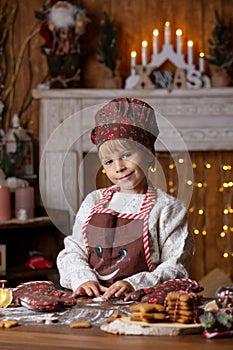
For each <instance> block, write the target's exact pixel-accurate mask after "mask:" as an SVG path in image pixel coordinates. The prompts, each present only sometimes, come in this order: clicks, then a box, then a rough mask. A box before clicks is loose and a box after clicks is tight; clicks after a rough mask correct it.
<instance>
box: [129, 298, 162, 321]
mask: <svg viewBox="0 0 233 350" xmlns="http://www.w3.org/2000/svg"><path fill="white" fill-rule="evenodd" d="M130 311H131V312H132V315H131V317H130V320H131V321H139V322H146V323H155V322H160V321H164V320H165V319H166V317H167V314H166V307H165V306H164V305H160V304H147V303H140V304H136V305H132V306H131V307H130Z"/></svg>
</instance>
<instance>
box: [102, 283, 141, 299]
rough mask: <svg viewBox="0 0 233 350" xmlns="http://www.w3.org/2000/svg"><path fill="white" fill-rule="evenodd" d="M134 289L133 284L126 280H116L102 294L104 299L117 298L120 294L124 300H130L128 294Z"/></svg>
mask: <svg viewBox="0 0 233 350" xmlns="http://www.w3.org/2000/svg"><path fill="white" fill-rule="evenodd" d="M133 291H134V288H133V286H131V284H130V283H129V282H127V281H117V282H115V283H113V284H112V285H111V286H110V287H109V288H108V289H107V290H106V292H105V293H104V294H103V298H104V299H110V298H111V297H113V296H114V297H116V298H119V297H121V296H122V295H124V296H125V298H124V300H125V301H128V300H130V294H131V292H133Z"/></svg>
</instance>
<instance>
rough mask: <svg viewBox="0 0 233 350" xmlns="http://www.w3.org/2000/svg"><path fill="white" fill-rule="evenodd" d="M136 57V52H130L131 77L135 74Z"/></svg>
mask: <svg viewBox="0 0 233 350" xmlns="http://www.w3.org/2000/svg"><path fill="white" fill-rule="evenodd" d="M136 57H137V52H136V51H132V52H131V75H134V74H135V66H136Z"/></svg>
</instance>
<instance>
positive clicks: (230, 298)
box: [216, 286, 233, 309]
mask: <svg viewBox="0 0 233 350" xmlns="http://www.w3.org/2000/svg"><path fill="white" fill-rule="evenodd" d="M216 303H217V305H218V307H219V308H224V309H225V308H233V286H222V287H220V288H219V289H218V290H217V292H216Z"/></svg>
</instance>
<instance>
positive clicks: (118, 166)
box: [115, 158, 125, 172]
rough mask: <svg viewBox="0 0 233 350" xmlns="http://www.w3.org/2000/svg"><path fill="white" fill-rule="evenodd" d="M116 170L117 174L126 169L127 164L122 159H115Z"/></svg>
mask: <svg viewBox="0 0 233 350" xmlns="http://www.w3.org/2000/svg"><path fill="white" fill-rule="evenodd" d="M115 169H116V172H119V171H122V170H124V169H125V164H124V161H123V160H122V159H120V158H119V159H115Z"/></svg>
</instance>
